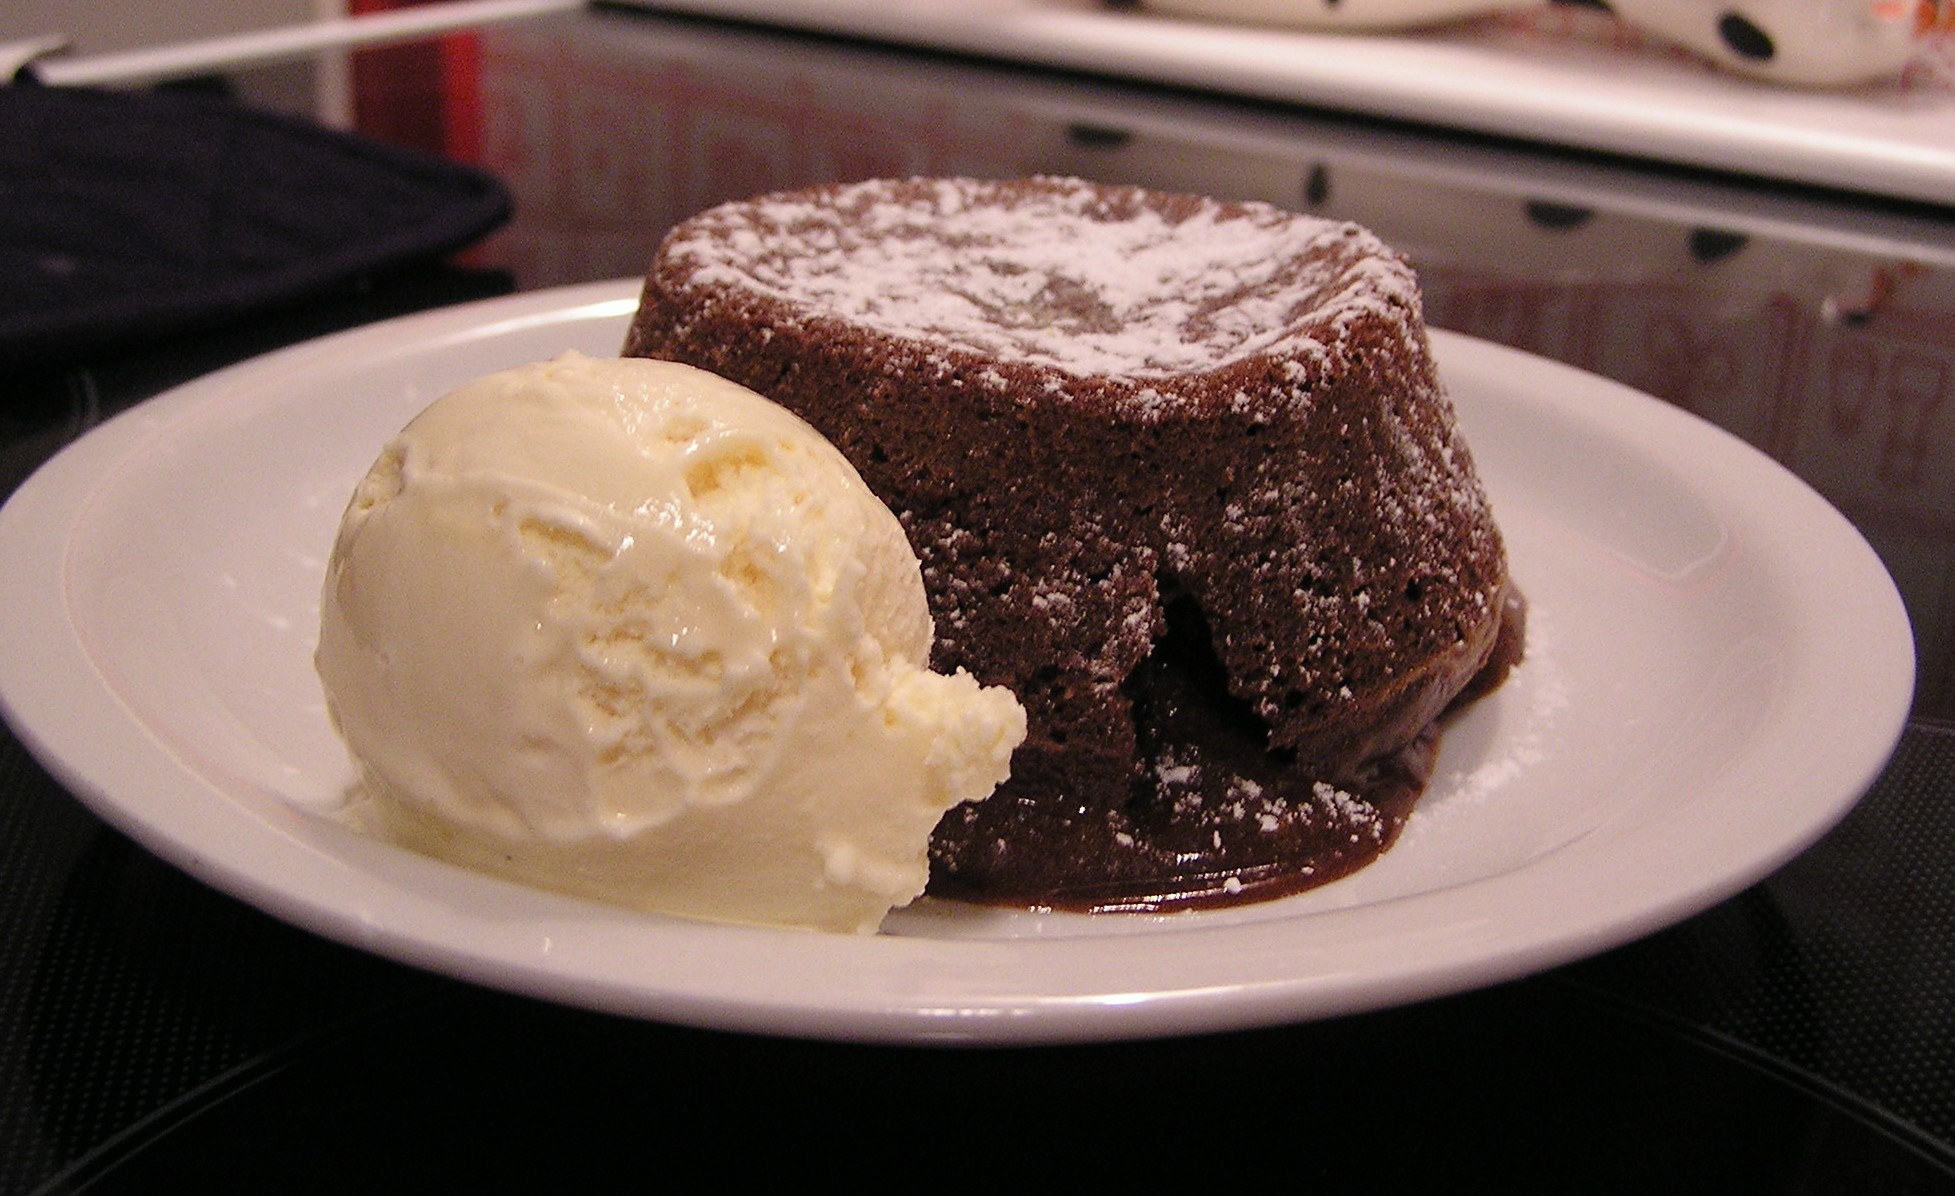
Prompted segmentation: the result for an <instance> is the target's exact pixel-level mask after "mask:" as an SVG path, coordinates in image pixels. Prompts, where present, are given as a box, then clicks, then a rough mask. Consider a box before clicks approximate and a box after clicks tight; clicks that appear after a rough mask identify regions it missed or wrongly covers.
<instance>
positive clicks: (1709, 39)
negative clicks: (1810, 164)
mask: <svg viewBox="0 0 1955 1196" xmlns="http://www.w3.org/2000/svg"><path fill="white" fill-rule="evenodd" d="M1545 2H1546V0H1146V4H1147V7H1150V8H1153V9H1156V10H1158V11H1161V12H1167V13H1176V14H1180V15H1183V16H1193V17H1211V18H1216V19H1222V20H1229V21H1239V22H1245V23H1250V24H1269V25H1288V26H1292V27H1296V28H1305V29H1352V30H1360V29H1362V30H1380V29H1392V28H1404V27H1408V26H1415V25H1432V24H1439V23H1442V22H1446V21H1454V20H1463V19H1465V18H1467V17H1477V16H1485V15H1488V14H1490V13H1495V12H1503V11H1505V12H1511V11H1518V10H1523V9H1533V8H1539V7H1541V6H1542V5H1543V4H1544V3H1545ZM1598 7H1605V8H1607V9H1608V11H1610V12H1612V13H1614V14H1615V15H1616V16H1618V17H1620V18H1621V19H1622V20H1624V21H1625V22H1627V23H1628V24H1630V25H1633V26H1635V27H1637V28H1638V29H1642V30H1644V31H1646V32H1649V33H1653V34H1656V35H1657V36H1658V37H1661V38H1663V39H1665V40H1667V41H1671V42H1674V43H1676V44H1678V45H1680V46H1683V47H1685V48H1687V49H1689V50H1692V51H1694V52H1696V53H1698V54H1700V55H1702V56H1704V57H1705V58H1708V59H1710V60H1711V61H1712V62H1715V63H1717V64H1718V65H1720V66H1723V67H1726V68H1728V69H1730V70H1733V71H1738V72H1740V73H1743V74H1747V75H1756V76H1759V77H1761V78H1767V79H1772V80H1776V81H1778V82H1781V83H1797V84H1806V85H1816V86H1834V85H1842V84H1850V83H1861V82H1866V81H1868V80H1871V79H1879V78H1884V77H1887V76H1890V75H1893V74H1895V73H1897V72H1898V71H1899V70H1900V69H1901V68H1902V67H1903V66H1905V65H1906V64H1907V61H1908V59H1909V58H1910V57H1911V56H1912V55H1913V53H1914V51H1915V49H1916V40H1915V39H1916V37H1917V36H1918V35H1919V34H1920V33H1921V32H1922V31H1924V30H1926V29H1928V28H1931V27H1933V26H1935V25H1937V24H1938V23H1942V22H1945V21H1946V20H1947V19H1948V13H1949V10H1950V7H1951V6H1950V3H1949V0H1736V3H1733V4H1729V5H1726V4H1718V3H1714V2H1713V0H1606V3H1600V2H1598Z"/></svg>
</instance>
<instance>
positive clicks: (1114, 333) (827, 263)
mask: <svg viewBox="0 0 1955 1196" xmlns="http://www.w3.org/2000/svg"><path fill="white" fill-rule="evenodd" d="M1139 194H1140V193H1139V192H1137V191H1132V190H1130V189H1125V188H1104V187H1096V186H1094V185H1092V184H1088V183H1084V182H1081V181H1078V180H1072V179H1039V180H1033V181H1032V183H1031V184H1030V185H1027V186H1011V187H1005V186H1001V185H1000V184H998V183H993V182H984V181H978V180H971V179H933V180H914V181H909V182H891V181H889V180H878V181H873V182H867V183H857V184H852V185H848V186H843V187H839V188H836V189H834V190H832V191H829V192H824V193H820V194H819V195H818V196H817V197H816V198H812V199H811V198H810V197H809V196H808V195H807V194H805V193H800V194H791V195H786V196H770V197H762V198H760V199H756V200H752V201H747V202H744V203H738V204H729V205H726V206H723V207H721V208H717V209H714V210H713V211H711V212H709V213H707V214H705V216H703V217H701V218H698V219H695V220H694V221H693V222H691V223H690V224H689V225H687V226H684V227H683V228H682V229H681V230H680V231H679V232H678V233H677V234H675V236H674V237H673V239H672V240H671V241H670V242H669V243H668V245H667V252H668V254H669V255H670V256H671V259H672V260H673V261H674V262H675V263H678V264H683V265H686V266H690V267H692V269H693V270H694V273H693V275H692V282H693V283H694V284H695V285H706V286H721V285H724V286H733V287H744V288H751V289H757V290H758V291H760V292H762V293H764V294H767V295H770V296H773V297H775V298H778V299H781V300H784V301H787V302H789V303H791V304H793V305H796V306H798V307H800V308H802V309H803V310H807V311H811V312H819V313H820V314H822V315H826V316H832V317H835V318H839V319H842V320H846V321H850V322H853V323H858V324H861V325H863V326H865V327H868V328H871V329H873V330H875V331H878V332H881V333H883V334H885V335H889V336H893V337H899V338H904V339H911V340H920V341H926V342H930V343H933V344H950V345H955V346H958V347H961V348H965V349H969V350H971V351H972V352H975V353H979V354H983V355H985V356H989V357H993V358H996V359H998V360H1001V361H1020V362H1027V363H1032V364H1039V365H1045V366H1049V367H1053V368H1056V369H1059V370H1062V371H1065V372H1066V373H1069V374H1075V375H1092V374H1111V375H1126V376H1128V377H1149V376H1164V375H1171V374H1178V373H1186V372H1190V371H1199V370H1206V369H1212V368H1215V367H1217V366H1220V365H1224V364H1227V363H1228V362H1231V361H1234V360H1239V359H1240V358H1243V357H1246V356H1249V355H1251V354H1255V353H1258V352H1263V351H1267V350H1272V349H1278V350H1282V351H1284V352H1290V353H1294V352H1296V351H1297V350H1298V349H1299V348H1304V349H1305V350H1306V351H1307V350H1308V349H1309V347H1310V342H1320V338H1321V337H1322V336H1323V335H1324V334H1325V333H1326V332H1327V331H1329V330H1330V329H1332V328H1334V327H1335V326H1336V325H1337V324H1338V323H1340V322H1341V321H1343V320H1346V319H1349V318H1351V317H1352V316H1355V315H1358V314H1360V313H1364V312H1370V313H1375V314H1387V315H1388V316H1390V317H1391V318H1393V319H1395V320H1397V321H1399V322H1408V321H1411V320H1414V319H1416V318H1418V313H1419V310H1420V307H1419V298H1418V288H1417V281H1416V278H1415V277H1414V275H1413V273H1412V270H1411V268H1410V267H1409V266H1408V265H1406V264H1405V262H1404V261H1403V260H1402V259H1400V258H1399V256H1398V255H1397V254H1396V253H1394V252H1392V251H1391V250H1390V249H1388V248H1387V247H1385V246H1384V244H1383V243H1381V242H1380V241H1379V240H1378V239H1377V238H1376V237H1374V236H1373V235H1372V234H1371V233H1369V232H1367V231H1365V230H1364V229H1362V228H1360V227H1359V226H1357V225H1355V224H1350V223H1344V222H1338V221H1331V220H1324V219H1320V218H1317V217H1313V216H1306V215H1300V214H1297V213H1293V212H1286V211H1284V210H1282V209H1279V208H1276V207H1272V206H1269V205H1267V204H1259V203H1247V204H1223V203H1221V202H1218V201H1215V200H1195V199H1192V198H1187V197H1183V198H1184V199H1186V206H1185V208H1183V209H1181V210H1175V211H1172V212H1169V211H1164V210H1162V209H1160V208H1156V207H1149V206H1141V205H1138V204H1135V203H1133V202H1132V201H1133V198H1134V197H1135V196H1137V195H1139ZM1317 347H1318V348H1321V343H1319V344H1318V345H1317Z"/></svg>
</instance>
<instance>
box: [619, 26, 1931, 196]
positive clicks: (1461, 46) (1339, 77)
mask: <svg viewBox="0 0 1955 1196" xmlns="http://www.w3.org/2000/svg"><path fill="white" fill-rule="evenodd" d="M625 2H626V3H631V4H636V5H637V6H639V7H642V8H647V9H652V10H657V11H670V12H685V13H695V14H702V15H706V16H714V17H730V18H733V19H735V20H742V21H757V22H762V23H766V24H772V25H779V26H784V27H787V28H793V29H805V30H814V31H817V32H822V33H830V34H839V35H842V36H845V37H859V38H866V39H869V40H873V41H881V42H890V43H895V44H898V45H908V46H921V47H925V48H929V49H936V50H950V51H954V52H957V53H964V54H976V55H981V56H985V57H989V58H996V59H1003V60H1007V61H1014V62H1026V63H1033V64H1038V65H1044V66H1056V67H1062V68H1066V69H1071V70H1083V71H1091V72H1094V73H1097V74H1101V75H1107V76H1113V77H1119V78H1127V79H1139V80H1142V81H1145V82H1149V83H1162V84H1167V85H1169V86H1172V87H1188V88H1194V89H1196V90H1199V91H1209V92H1214V91H1221V92H1231V93H1234V94H1237V95H1242V96H1247V97H1250V98H1254V99H1265V100H1275V101H1279V102H1282V103H1295V104H1307V105H1310V106H1312V107H1317V108H1326V109H1330V110H1332V111H1337V112H1356V113H1362V114H1365V115H1369V116H1382V117H1387V118H1390V119H1394V120H1409V121H1416V122H1418V123H1421V124H1426V125H1437V126H1440V127H1442V128H1451V129H1465V130H1469V131H1472V132H1479V133H1494V134H1499V135H1501V136H1505V137H1515V138H1519V139H1521V140H1524V141H1530V142H1536V143H1540V142H1547V143H1550V144H1557V145H1565V146H1574V147H1577V148H1580V149H1591V150H1603V151H1606V152H1608V153H1612V154H1623V155H1627V156H1629V157H1633V158H1641V159H1645V160H1655V161H1659V162H1673V163H1683V164H1686V165H1690V166H1707V167H1711V168H1712V169H1716V170H1723V171H1727V172H1733V173H1737V174H1741V175H1748V176H1754V177H1764V178H1771V179H1780V180H1786V181H1790V182H1796V183H1814V184H1818V185H1820V186H1824V187H1839V188H1844V189H1846V190H1849V191H1856V192H1869V193H1873V194H1877V195H1888V196H1894V197H1897V198H1901V199H1913V200H1925V201H1928V202H1930V203H1939V204H1947V203H1950V202H1955V90H1949V89H1947V88H1937V87H1929V86H1921V87H1918V88H1903V87H1900V86H1898V85H1893V84H1887V83H1881V84H1873V85H1868V86H1865V87H1858V88H1844V89H1841V88H1804V87H1793V86H1783V85H1778V84H1772V83H1766V82H1761V81H1759V80H1755V79H1750V78H1746V77H1744V76H1741V75H1737V74H1735V73H1732V72H1728V71H1720V70H1713V69H1709V68H1707V67H1702V66H1700V65H1699V64H1697V63H1695V62H1691V61H1680V60H1672V59H1670V58H1668V57H1665V56H1661V55H1654V54H1649V55H1639V54H1624V53H1617V52H1613V51H1611V50H1609V49H1608V48H1606V47H1602V46H1597V45H1590V44H1583V43H1580V42H1578V41H1568V42H1556V41H1549V40H1546V39H1543V40H1540V41H1536V42H1528V43H1526V44H1515V43H1513V42H1510V41H1503V40H1501V39H1499V38H1496V37H1491V36H1489V35H1488V34H1487V33H1485V32H1484V31H1480V30H1476V29H1474V28H1472V27H1471V26H1467V27H1441V28H1437V29H1428V30H1416V31H1402V32H1391V33H1379V34H1358V33H1332V32H1319V31H1312V30H1304V29H1285V28H1275V27H1267V26H1255V25H1236V24H1229V23H1225V22H1221V21H1201V20H1192V19H1178V18H1175V17H1170V16H1163V15H1160V14H1157V13H1153V12H1149V11H1147V9H1146V7H1145V5H1144V4H1143V6H1142V8H1141V10H1140V11H1129V10H1126V9H1122V8H1118V7H1116V6H1113V5H1110V4H1107V3H1105V0H906V2H905V3H903V4H900V5H892V4H886V3H882V2H881V0H625ZM1706 2H1708V0H1706ZM1815 2H1816V0H1815Z"/></svg>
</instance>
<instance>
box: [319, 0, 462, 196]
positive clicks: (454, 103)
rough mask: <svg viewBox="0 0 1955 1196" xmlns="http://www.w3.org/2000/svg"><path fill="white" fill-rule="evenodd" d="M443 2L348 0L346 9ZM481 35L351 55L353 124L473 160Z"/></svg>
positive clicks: (381, 137)
mask: <svg viewBox="0 0 1955 1196" xmlns="http://www.w3.org/2000/svg"><path fill="white" fill-rule="evenodd" d="M446 2H447V0H350V3H349V4H348V6H347V11H348V13H349V15H353V16H363V15H366V14H369V13H377V12H388V11H393V10H396V9H404V8H418V7H421V6H423V5H426V4H441V3H446ZM480 49H481V39H480V36H479V35H478V34H475V33H451V34H447V35H445V36H443V37H440V38H436V39H433V40H429V41H421V42H412V43H409V44H406V45H399V46H380V47H374V48H370V49H364V50H357V51H355V52H354V53H353V55H352V67H351V70H352V75H353V122H354V128H356V129H357V130H358V131H359V132H361V133H363V134H365V135H366V136H369V137H372V138H373V139H375V140H376V141H384V142H387V143H388V144H390V145H398V146H403V147H406V148H410V149H417V150H422V151H425V152H427V153H432V154H439V155H441V156H443V157H447V158H451V159H454V160H456V161H461V162H473V161H475V160H476V159H477V158H478V157H479V152H480V148H481V123H482V122H481V105H480V88H479V79H480V59H481V53H480Z"/></svg>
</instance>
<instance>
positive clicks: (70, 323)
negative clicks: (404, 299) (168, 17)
mask: <svg viewBox="0 0 1955 1196" xmlns="http://www.w3.org/2000/svg"><path fill="white" fill-rule="evenodd" d="M509 214H510V198H509V194H508V192H507V190H505V189H504V188H503V186H502V185H501V184H500V183H499V182H497V181H496V179H495V178H493V177H492V176H490V175H487V174H484V173H482V172H480V171H476V170H471V169H468V168H466V167H463V166H460V165H457V164H455V163H451V162H447V161H443V160H441V159H438V158H433V157H429V156H427V155H423V154H419V153H413V152H409V151H406V150H401V149H396V148H394V147H391V146H387V145H382V144H379V143H377V142H373V141H370V140H366V139H363V138H360V137H357V136H353V135H350V134H345V133H338V132H334V131H332V130H329V129H325V128H323V127H320V126H316V125H312V124H308V123H306V122H305V121H303V120H299V119H297V118H293V117H286V116H281V115H278V114H274V113H269V112H262V111H255V110H252V109H250V108H245V107H242V106H240V105H238V104H236V103H233V102H229V101H225V100H222V99H215V98H201V97H197V96H192V95H182V94H175V93H170V92H156V91H140V92H127V91H97V90H81V89H67V88H53V87H40V86H35V85H32V84H27V83H22V84H17V85H14V86H0V370H13V369H19V368H22V367H28V366H53V365H59V364H63V363H66V362H69V361H72V360H77V359H79V358H81V357H82V356H83V355H84V354H100V353H101V352H103V351H105V350H113V349H117V348H122V347H125V346H134V345H136V344H139V343H146V342H153V341H156V340H158V339H161V338H165V337H168V336H171V335H174V334H179V333H186V332H191V331H195V330H198V329H205V328H211V327H214V326H216V325H219V324H223V323H227V322H231V321H235V320H239V319H242V318H245V317H248V316H250V315H252V314H253V313H255V312H260V311H264V310H266V309H268V308H271V307H273V306H275V305H279V304H284V303H289V302H292V301H295V300H302V299H305V298H308V297H312V296H316V295H319V294H322V293H324V292H327V291H329V290H331V289H332V288H334V287H337V286H342V285H345V284H347V283H349V282H351V281H352V280H354V279H357V278H360V277H362V276H366V275H371V274H373V273H376V272H379V271H384V270H387V269H389V268H397V267H402V266H407V265H411V264H414V263H416V262H420V261H426V260H432V259H437V258H439V257H442V256H444V255H446V254H448V253H450V252H452V251H454V250H456V249H459V248H461V247H463V246H465V245H467V244H469V243H470V242H472V241H475V240H476V239H478V238H480V237H481V236H483V235H484V234H486V233H488V232H489V231H491V230H492V229H494V228H496V227H497V226H499V225H500V224H502V223H503V222H504V221H506V220H507V219H508V218H509Z"/></svg>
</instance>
